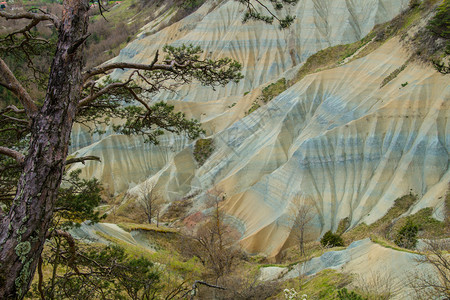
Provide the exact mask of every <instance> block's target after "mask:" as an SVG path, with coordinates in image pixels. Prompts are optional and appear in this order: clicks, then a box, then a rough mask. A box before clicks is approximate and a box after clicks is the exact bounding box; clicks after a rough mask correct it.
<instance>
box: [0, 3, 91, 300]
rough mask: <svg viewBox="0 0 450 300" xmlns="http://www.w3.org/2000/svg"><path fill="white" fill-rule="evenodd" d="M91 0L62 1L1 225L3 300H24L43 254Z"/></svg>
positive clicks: (78, 80)
mask: <svg viewBox="0 0 450 300" xmlns="http://www.w3.org/2000/svg"><path fill="white" fill-rule="evenodd" d="M88 9H89V1H88V0H68V1H64V11H63V17H62V19H61V23H60V27H59V32H60V34H59V39H58V43H57V50H56V54H55V58H54V60H53V64H52V67H51V73H50V79H49V84H48V89H47V95H46V98H45V100H44V104H43V106H42V108H41V109H39V111H36V112H35V113H33V115H32V122H33V125H32V128H33V129H32V133H31V140H30V148H29V151H28V154H27V155H26V157H25V162H24V169H23V173H22V176H21V177H20V180H19V184H18V189H17V194H16V196H15V199H14V202H13V205H12V208H11V210H10V211H9V213H8V215H7V216H4V217H3V218H2V219H1V220H0V250H1V251H0V299H23V297H24V296H25V293H26V291H28V289H29V285H30V283H31V280H30V278H32V277H33V275H34V272H35V270H36V266H37V263H38V260H39V257H40V255H41V252H42V249H43V246H44V242H45V237H46V234H47V230H48V228H49V224H50V220H51V217H52V215H53V206H54V203H55V200H56V191H57V190H58V187H59V184H60V182H61V177H62V174H63V169H64V166H65V161H66V157H67V148H68V144H69V138H70V131H71V129H72V124H73V122H74V117H75V113H76V110H77V105H78V101H79V99H80V94H81V84H82V76H81V70H82V55H81V53H82V51H81V50H82V48H83V43H82V42H83V41H84V39H85V37H86V33H87V27H88V21H89V16H88Z"/></svg>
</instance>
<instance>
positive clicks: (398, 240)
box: [394, 219, 419, 249]
mask: <svg viewBox="0 0 450 300" xmlns="http://www.w3.org/2000/svg"><path fill="white" fill-rule="evenodd" d="M418 232H419V227H418V226H417V225H415V224H414V223H413V222H412V221H411V220H409V219H408V221H407V222H406V224H405V225H404V226H403V227H402V228H400V230H399V231H398V233H397V235H396V237H395V240H394V242H395V244H397V245H398V246H400V247H403V248H406V249H414V248H415V247H416V244H417V233H418Z"/></svg>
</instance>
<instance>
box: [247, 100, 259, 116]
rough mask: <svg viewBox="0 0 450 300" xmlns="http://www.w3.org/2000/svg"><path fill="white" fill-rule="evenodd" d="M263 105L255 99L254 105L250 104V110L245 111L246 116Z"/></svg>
mask: <svg viewBox="0 0 450 300" xmlns="http://www.w3.org/2000/svg"><path fill="white" fill-rule="evenodd" d="M260 107H261V105H259V103H258V100H255V101H253V103H252V106H250V108H249V110H248V111H247V112H246V113H245V115H246V116H248V115H249V114H251V113H252V112H254V111H255V110H257V109H258V108H260Z"/></svg>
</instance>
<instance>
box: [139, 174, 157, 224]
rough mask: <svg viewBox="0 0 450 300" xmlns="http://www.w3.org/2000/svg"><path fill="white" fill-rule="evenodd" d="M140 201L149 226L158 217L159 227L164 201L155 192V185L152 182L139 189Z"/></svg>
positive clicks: (147, 182)
mask: <svg viewBox="0 0 450 300" xmlns="http://www.w3.org/2000/svg"><path fill="white" fill-rule="evenodd" d="M139 201H140V204H141V207H142V209H143V210H144V213H145V215H146V216H147V221H148V223H149V224H151V223H152V218H153V217H154V216H155V215H156V224H157V225H159V214H160V209H161V205H162V199H161V197H160V195H159V194H158V193H156V192H155V184H154V183H152V182H150V181H145V182H144V183H142V184H141V185H140V187H139Z"/></svg>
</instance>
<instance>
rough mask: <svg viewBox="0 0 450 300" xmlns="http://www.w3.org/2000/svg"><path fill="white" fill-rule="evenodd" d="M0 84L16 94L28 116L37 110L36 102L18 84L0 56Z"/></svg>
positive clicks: (31, 115) (30, 116)
mask: <svg viewBox="0 0 450 300" xmlns="http://www.w3.org/2000/svg"><path fill="white" fill-rule="evenodd" d="M0 85H1V86H3V87H5V88H6V89H8V90H10V91H11V92H13V93H14V95H16V96H17V98H18V99H19V101H20V103H21V104H22V105H23V107H24V108H25V112H26V113H27V116H28V117H29V118H32V117H33V116H34V114H35V113H36V112H37V106H36V103H35V102H34V101H33V99H32V98H31V96H30V95H29V94H28V92H27V91H26V90H25V88H24V87H23V86H22V85H21V84H20V82H19V81H18V80H17V78H16V77H15V76H14V74H13V73H12V72H11V70H10V69H9V67H8V65H6V63H5V62H4V61H3V59H1V58H0Z"/></svg>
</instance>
